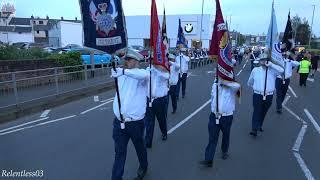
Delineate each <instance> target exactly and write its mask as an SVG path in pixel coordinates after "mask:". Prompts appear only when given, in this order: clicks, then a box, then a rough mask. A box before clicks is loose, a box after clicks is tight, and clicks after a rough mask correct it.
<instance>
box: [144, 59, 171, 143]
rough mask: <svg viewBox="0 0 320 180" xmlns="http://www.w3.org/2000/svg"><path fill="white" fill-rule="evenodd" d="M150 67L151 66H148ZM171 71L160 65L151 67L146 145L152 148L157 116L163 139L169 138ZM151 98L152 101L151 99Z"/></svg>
mask: <svg viewBox="0 0 320 180" xmlns="http://www.w3.org/2000/svg"><path fill="white" fill-rule="evenodd" d="M147 69H149V68H147ZM168 80H169V72H168V71H167V70H166V69H165V68H164V67H162V66H160V65H153V66H152V68H151V98H150V80H149V81H148V83H149V84H148V88H149V90H148V93H147V96H148V102H149V103H148V107H147V114H146V116H147V118H146V121H145V122H146V136H145V140H146V147H147V148H152V140H153V133H154V124H155V118H157V120H158V123H159V127H160V130H161V133H162V140H163V141H165V140H167V115H166V113H167V102H168V91H169V88H168ZM150 100H151V101H150Z"/></svg>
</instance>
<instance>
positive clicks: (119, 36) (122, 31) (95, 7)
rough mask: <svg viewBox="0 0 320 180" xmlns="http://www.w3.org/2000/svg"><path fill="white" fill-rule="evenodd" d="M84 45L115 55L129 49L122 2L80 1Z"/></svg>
mask: <svg viewBox="0 0 320 180" xmlns="http://www.w3.org/2000/svg"><path fill="white" fill-rule="evenodd" d="M79 2H80V7H81V14H82V21H83V32H84V45H85V46H87V47H91V48H95V49H99V50H102V51H105V52H107V53H109V54H113V53H115V52H116V51H118V50H120V49H124V48H126V47H127V32H126V27H125V17H124V14H123V10H122V3H121V0H79Z"/></svg>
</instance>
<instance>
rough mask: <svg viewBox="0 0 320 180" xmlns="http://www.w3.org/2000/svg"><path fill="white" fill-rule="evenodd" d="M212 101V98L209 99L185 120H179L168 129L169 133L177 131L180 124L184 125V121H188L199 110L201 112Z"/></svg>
mask: <svg viewBox="0 0 320 180" xmlns="http://www.w3.org/2000/svg"><path fill="white" fill-rule="evenodd" d="M210 102H211V100H208V101H207V102H206V103H204V104H203V105H202V106H201V107H199V108H198V109H197V110H195V111H194V112H193V113H192V114H190V115H189V116H188V117H186V118H185V119H184V120H182V121H181V122H179V123H178V124H177V125H175V126H174V127H173V128H171V129H170V130H169V131H168V134H171V133H173V131H175V130H176V129H178V128H179V127H180V126H182V125H183V124H184V123H186V122H187V121H189V120H190V119H191V118H192V117H193V116H194V115H196V114H197V113H198V112H200V111H201V110H202V109H203V108H205V107H206V106H207V105H208V104H209V103H210Z"/></svg>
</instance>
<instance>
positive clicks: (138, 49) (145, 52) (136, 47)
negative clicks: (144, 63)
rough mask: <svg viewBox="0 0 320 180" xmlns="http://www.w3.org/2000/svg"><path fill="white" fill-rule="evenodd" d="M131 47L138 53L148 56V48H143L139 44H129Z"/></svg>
mask: <svg viewBox="0 0 320 180" xmlns="http://www.w3.org/2000/svg"><path fill="white" fill-rule="evenodd" d="M131 48H132V49H133V50H135V51H136V52H138V53H140V54H141V55H142V56H144V57H148V56H149V49H148V48H144V47H143V46H139V45H134V46H131Z"/></svg>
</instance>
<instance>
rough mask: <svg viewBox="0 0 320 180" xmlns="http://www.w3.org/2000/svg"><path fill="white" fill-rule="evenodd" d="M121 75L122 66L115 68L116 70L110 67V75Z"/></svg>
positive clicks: (115, 76) (114, 76)
mask: <svg viewBox="0 0 320 180" xmlns="http://www.w3.org/2000/svg"><path fill="white" fill-rule="evenodd" d="M122 75H123V68H116V71H115V70H113V69H111V77H113V78H117V77H120V76H122Z"/></svg>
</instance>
